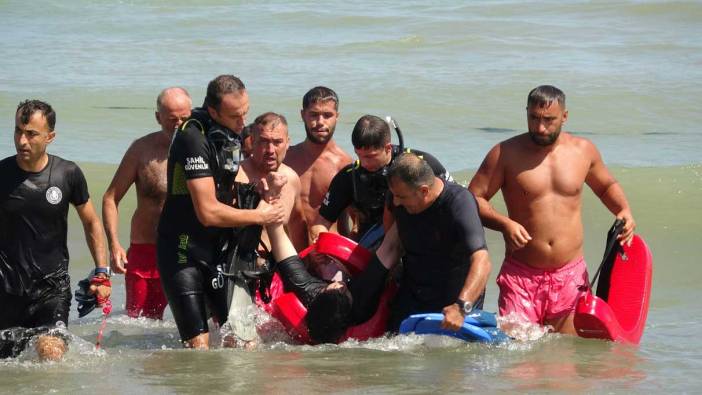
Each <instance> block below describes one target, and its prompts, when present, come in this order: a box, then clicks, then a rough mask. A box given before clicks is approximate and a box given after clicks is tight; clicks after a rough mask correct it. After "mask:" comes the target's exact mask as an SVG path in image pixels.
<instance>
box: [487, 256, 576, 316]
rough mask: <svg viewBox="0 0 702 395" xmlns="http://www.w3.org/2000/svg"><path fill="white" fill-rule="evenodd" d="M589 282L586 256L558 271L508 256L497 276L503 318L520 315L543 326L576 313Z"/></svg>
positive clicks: (499, 303) (500, 310)
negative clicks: (585, 286)
mask: <svg viewBox="0 0 702 395" xmlns="http://www.w3.org/2000/svg"><path fill="white" fill-rule="evenodd" d="M587 282H588V275H587V265H586V264H585V259H584V258H583V257H580V258H577V259H574V260H573V261H571V262H568V263H566V264H565V265H563V266H561V267H560V268H557V269H554V270H544V269H537V268H534V267H531V266H529V265H527V264H525V263H522V262H519V261H518V260H516V259H514V258H511V257H507V258H505V260H504V262H503V263H502V269H501V270H500V274H499V275H498V276H497V285H498V286H499V287H500V296H499V299H498V306H499V312H500V315H501V316H505V315H507V314H510V313H517V314H519V315H521V316H522V317H523V318H525V319H527V320H529V321H530V322H536V323H539V324H541V325H543V324H544V321H545V320H551V319H556V318H559V317H562V316H564V315H567V314H570V313H571V312H573V311H574V310H575V303H576V302H577V300H578V297H579V296H580V295H581V293H582V291H581V290H580V289H581V287H582V286H583V285H586V284H587Z"/></svg>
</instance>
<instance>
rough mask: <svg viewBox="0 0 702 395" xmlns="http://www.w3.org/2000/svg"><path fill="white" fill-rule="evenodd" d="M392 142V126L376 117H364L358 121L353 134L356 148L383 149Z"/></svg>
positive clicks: (352, 141) (352, 140) (352, 138)
mask: <svg viewBox="0 0 702 395" xmlns="http://www.w3.org/2000/svg"><path fill="white" fill-rule="evenodd" d="M389 142H390V126H388V123H387V122H385V120H383V119H381V118H379V117H376V116H375V115H364V116H362V117H361V118H359V119H358V121H357V122H356V126H354V127H353V132H351V143H352V144H353V147H354V148H383V147H384V146H385V144H387V143H389Z"/></svg>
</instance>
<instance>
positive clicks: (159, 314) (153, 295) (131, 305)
mask: <svg viewBox="0 0 702 395" xmlns="http://www.w3.org/2000/svg"><path fill="white" fill-rule="evenodd" d="M127 262H128V263H127V274H126V276H125V277H124V284H125V287H126V288H127V306H126V307H127V315H128V316H130V317H132V318H136V317H139V316H140V315H141V316H144V317H147V318H153V319H162V318H163V311H164V310H165V309H166V305H167V304H168V301H167V300H166V296H165V294H164V293H163V287H162V286H161V279H160V275H159V272H158V267H157V266H156V245H155V244H132V245H130V246H129V250H128V251H127Z"/></svg>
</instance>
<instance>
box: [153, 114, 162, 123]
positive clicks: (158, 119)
mask: <svg viewBox="0 0 702 395" xmlns="http://www.w3.org/2000/svg"><path fill="white" fill-rule="evenodd" d="M154 117H156V122H157V123H158V124H159V125H161V116H160V115H159V113H158V111H154Z"/></svg>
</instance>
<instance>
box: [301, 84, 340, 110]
mask: <svg viewBox="0 0 702 395" xmlns="http://www.w3.org/2000/svg"><path fill="white" fill-rule="evenodd" d="M329 100H332V101H333V102H334V109H335V110H339V96H337V95H336V92H334V91H333V90H331V89H329V88H327V87H326V86H315V87H314V88H312V89H310V90H309V91H307V93H305V96H303V97H302V109H303V110H304V109H306V108H307V107H309V106H310V105H311V104H314V103H319V102H324V101H329Z"/></svg>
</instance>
